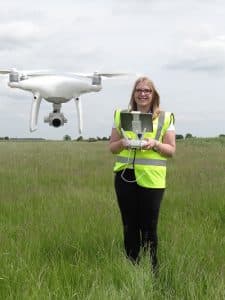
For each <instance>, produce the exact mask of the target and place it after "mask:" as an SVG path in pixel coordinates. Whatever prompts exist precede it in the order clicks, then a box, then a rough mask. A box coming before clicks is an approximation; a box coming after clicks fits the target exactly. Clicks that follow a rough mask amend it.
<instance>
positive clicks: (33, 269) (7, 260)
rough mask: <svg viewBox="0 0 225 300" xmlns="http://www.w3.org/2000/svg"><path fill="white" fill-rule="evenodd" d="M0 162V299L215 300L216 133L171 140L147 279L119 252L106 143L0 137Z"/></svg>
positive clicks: (224, 246) (219, 246)
mask: <svg viewBox="0 0 225 300" xmlns="http://www.w3.org/2000/svg"><path fill="white" fill-rule="evenodd" d="M0 166H1V167H0V299H13V300H14V299H29V300H30V299H38V300H40V299H60V300H62V299H79V300H82V299H100V300H101V299H102V300H105V299H110V300H111V299H115V300H120V299H124V300H125V299H126V300H127V299H132V300H136V299H137V300H139V299H179V300H180V299H225V281H224V278H225V139H219V138H218V139H188V140H185V141H179V143H178V144H177V153H176V156H175V157H174V158H173V159H171V160H170V161H169V163H168V184H167V185H168V188H167V191H166V194H165V197H164V200H163V203H162V207H161V214H160V220H159V228H158V232H159V262H160V270H159V274H158V276H157V277H154V276H153V275H152V274H151V272H150V268H149V261H148V257H143V258H142V260H141V263H140V265H139V266H133V265H132V264H131V263H129V262H128V261H127V260H126V259H125V258H124V253H123V241H122V226H121V220H120V215H119V211H118V208H117V203H116V199H115V194H114V189H113V173H112V166H113V156H112V155H111V154H110V153H109V151H108V149H107V142H96V143H87V142H79V143H78V142H1V143H0Z"/></svg>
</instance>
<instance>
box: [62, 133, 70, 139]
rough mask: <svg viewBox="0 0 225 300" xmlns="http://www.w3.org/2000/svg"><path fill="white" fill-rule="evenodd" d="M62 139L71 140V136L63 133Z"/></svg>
mask: <svg viewBox="0 0 225 300" xmlns="http://www.w3.org/2000/svg"><path fill="white" fill-rule="evenodd" d="M63 140H64V141H71V136H70V135H68V134H66V135H64V137H63Z"/></svg>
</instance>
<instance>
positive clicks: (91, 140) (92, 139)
mask: <svg viewBox="0 0 225 300" xmlns="http://www.w3.org/2000/svg"><path fill="white" fill-rule="evenodd" d="M96 141H97V139H95V138H89V139H88V142H96Z"/></svg>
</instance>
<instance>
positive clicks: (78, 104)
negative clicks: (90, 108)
mask: <svg viewBox="0 0 225 300" xmlns="http://www.w3.org/2000/svg"><path fill="white" fill-rule="evenodd" d="M74 100H75V103H76V109H77V117H78V129H79V133H80V134H81V133H82V129H83V120H82V107H81V101H80V99H79V98H78V97H76V98H74Z"/></svg>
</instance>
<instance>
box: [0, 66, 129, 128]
mask: <svg viewBox="0 0 225 300" xmlns="http://www.w3.org/2000/svg"><path fill="white" fill-rule="evenodd" d="M0 74H2V75H4V74H9V82H8V85H9V86H10V87H11V88H19V89H22V90H25V91H29V92H31V93H32V94H33V102H32V106H31V114H30V131H31V132H33V131H35V130H36V129H37V122H38V113H39V108H40V104H41V100H42V98H43V99H45V100H46V101H48V102H50V103H52V105H53V111H52V112H51V113H49V115H48V116H47V117H45V118H44V122H46V123H49V125H50V126H53V127H60V126H63V125H64V123H66V122H67V119H66V118H65V117H64V115H63V113H62V112H60V109H61V106H62V103H65V102H68V101H69V100H71V99H74V101H75V103H76V108H77V114H78V128H79V133H81V132H82V125H83V124H82V111H81V102H80V95H81V94H85V93H90V92H99V91H100V90H101V89H102V85H101V81H102V78H101V77H114V76H122V75H126V74H125V73H97V72H94V73H93V74H80V73H79V74H78V73H66V74H64V75H57V73H53V72H51V73H50V72H47V71H44V72H43V71H42V72H41V71H21V72H19V71H17V70H16V69H0ZM86 78H90V79H91V82H88V80H87V79H86Z"/></svg>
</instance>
